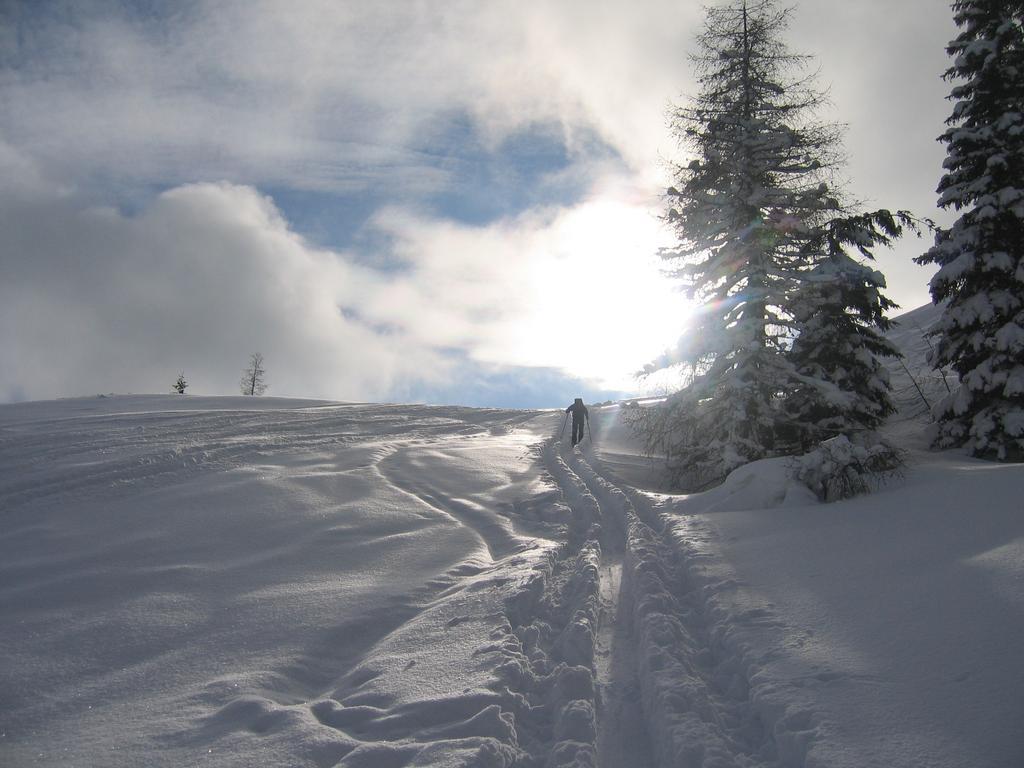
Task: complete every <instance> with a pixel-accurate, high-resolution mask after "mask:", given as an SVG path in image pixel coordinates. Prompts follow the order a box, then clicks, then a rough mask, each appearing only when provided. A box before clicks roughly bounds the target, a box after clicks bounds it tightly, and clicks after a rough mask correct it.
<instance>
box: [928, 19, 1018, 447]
mask: <svg viewBox="0 0 1024 768" xmlns="http://www.w3.org/2000/svg"><path fill="white" fill-rule="evenodd" d="M953 12H954V19H955V21H956V24H957V26H958V27H960V28H961V30H962V31H961V32H960V34H959V35H958V36H957V38H956V39H955V40H953V41H952V42H951V43H950V44H949V46H948V47H947V49H946V50H947V52H948V53H949V55H950V56H951V57H952V58H953V65H952V66H951V67H950V68H949V69H948V70H947V71H946V72H945V75H944V76H945V78H946V79H947V80H954V81H958V82H957V84H956V85H955V86H954V87H953V89H952V90H951V92H950V99H951V100H952V101H954V102H955V106H954V107H953V113H952V115H951V116H950V118H949V119H948V120H947V121H946V123H947V125H948V126H949V127H948V128H947V130H946V131H945V132H944V133H943V134H942V136H941V137H940V139H939V140H940V141H942V142H944V143H945V144H946V145H947V155H946V160H945V162H944V163H943V166H944V167H945V169H946V173H945V175H944V176H943V177H942V180H941V181H940V182H939V187H938V192H939V205H940V206H942V207H944V208H950V207H952V208H954V209H955V210H956V211H958V212H960V217H959V218H958V219H957V220H956V221H955V222H954V223H953V225H952V227H950V228H949V229H942V230H940V231H939V232H938V234H937V235H936V238H935V245H934V247H932V248H931V249H930V250H929V251H928V252H927V253H925V254H924V255H923V256H920V257H919V258H918V259H917V260H918V262H919V263H924V264H931V263H934V264H937V265H939V267H940V268H939V271H938V272H937V273H936V274H935V276H934V277H933V278H932V281H931V293H932V299H933V301H934V302H935V303H936V304H938V303H940V302H943V301H945V302H947V303H946V306H945V309H944V311H943V314H942V318H941V320H940V321H939V323H938V324H937V326H936V328H935V335H936V345H935V350H934V353H933V355H932V358H931V363H932V364H933V365H934V366H935V367H937V368H938V367H941V366H944V365H951V366H952V367H953V369H954V370H955V371H956V372H957V373H958V374H959V376H960V385H959V387H958V388H957V390H956V391H955V392H954V393H953V394H952V395H951V396H950V397H949V398H947V399H946V400H944V401H943V402H942V403H940V404H938V405H937V406H936V408H935V411H936V416H937V418H938V420H939V432H938V435H937V437H936V441H935V443H936V445H937V446H938V447H949V446H956V445H966V446H967V447H968V448H969V450H970V451H971V452H972V453H973V454H974V455H976V456H981V457H987V458H994V459H1000V460H1015V461H1021V460H1024V114H1022V112H1024V30H1022V23H1024V3H1022V2H1020V0H956V2H954V3H953Z"/></svg>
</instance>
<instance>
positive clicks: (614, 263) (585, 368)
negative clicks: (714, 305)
mask: <svg viewBox="0 0 1024 768" xmlns="http://www.w3.org/2000/svg"><path fill="white" fill-rule="evenodd" d="M667 242H669V241H668V240H667V234H666V232H665V230H664V227H663V226H662V225H661V224H660V222H659V221H658V220H657V218H656V217H655V215H654V214H653V213H652V212H651V211H650V210H649V209H648V208H646V207H641V206H639V205H633V204H629V203H625V202H621V201H616V200H594V201H590V202H587V203H585V204H583V205H582V206H580V207H578V208H576V209H574V210H572V211H571V212H569V213H567V214H565V215H564V216H563V217H562V218H561V219H559V220H558V221H557V222H556V223H555V225H554V226H553V227H552V228H551V229H550V230H548V232H547V234H546V236H545V238H544V239H543V240H542V241H541V242H539V243H537V248H538V253H537V254H535V263H536V264H537V265H538V269H537V270H536V274H535V275H534V285H533V289H534V290H533V293H534V303H533V307H532V309H533V311H532V312H531V313H530V314H531V316H530V317H529V318H524V321H525V322H524V323H523V324H522V328H523V332H524V336H523V337H522V339H520V342H521V343H523V344H526V345H528V346H529V347H530V348H531V349H532V350H533V354H534V355H535V357H536V358H537V361H538V362H537V364H540V365H556V366H558V367H559V368H562V369H564V370H566V371H567V372H568V373H571V374H572V375H575V376H579V377H581V378H584V379H588V380H592V381H594V382H595V383H596V384H597V385H599V386H602V387H605V388H609V389H622V390H627V391H632V390H637V389H638V388H639V385H638V382H637V380H636V379H635V378H634V373H635V372H636V371H638V370H639V369H640V368H642V367H643V365H644V364H645V363H647V362H649V361H650V360H652V359H653V358H654V357H656V356H657V355H658V354H660V353H661V352H662V351H664V350H665V349H666V348H667V347H669V346H672V345H673V344H674V343H675V342H676V340H677V339H678V338H679V334H680V333H681V331H682V329H683V326H684V324H685V322H686V318H687V314H688V311H689V305H688V303H687V300H686V298H685V296H684V295H683V294H682V293H681V292H680V291H679V290H678V289H677V286H676V284H675V283H674V282H673V281H671V280H670V279H669V278H668V277H666V276H665V275H664V273H663V271H662V262H661V260H660V259H659V258H658V256H657V251H658V248H659V247H662V246H664V245H666V244H667Z"/></svg>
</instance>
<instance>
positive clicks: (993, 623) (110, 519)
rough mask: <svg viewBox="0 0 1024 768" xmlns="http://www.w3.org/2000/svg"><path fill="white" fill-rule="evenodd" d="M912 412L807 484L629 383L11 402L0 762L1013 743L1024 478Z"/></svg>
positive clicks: (6, 433)
mask: <svg viewBox="0 0 1024 768" xmlns="http://www.w3.org/2000/svg"><path fill="white" fill-rule="evenodd" d="M918 314H919V315H927V314H928V312H927V311H924V310H922V311H918ZM911 315H912V316H913V315H914V313H911ZM911 319H914V318H913V317H911ZM926 324H927V318H921V317H917V318H916V322H913V323H911V322H904V323H903V324H902V325H901V326H900V329H899V330H898V331H896V333H900V334H903V336H901V337H900V341H901V344H902V346H903V347H904V349H907V350H908V351H909V352H910V353H911V354H910V355H909V356H908V369H909V370H910V371H915V369H916V368H917V367H918V363H917V362H916V361H917V360H918V358H919V357H920V355H921V354H923V349H922V348H923V346H926V345H925V343H924V342H923V340H922V339H921V338H920V333H919V331H917V330H916V329H917V328H918V326H922V327H923V326H925V325H926ZM913 355H917V356H918V357H917V358H915V357H913ZM915 377H916V376H915ZM932 384H937V385H938V386H942V384H941V381H938V382H935V381H933V382H932ZM901 408H902V410H901V413H900V414H899V415H898V417H897V418H894V419H893V420H892V423H891V424H890V426H889V430H890V434H891V435H892V436H893V437H895V438H897V439H900V440H901V441H903V442H904V444H905V445H908V446H909V447H910V448H911V450H910V451H909V452H908V467H907V470H906V473H905V476H904V477H902V478H899V479H897V480H894V481H892V482H890V483H889V484H888V485H887V486H885V487H884V488H883V489H882V490H880V491H879V492H877V493H874V494H872V495H870V496H863V497H859V498H856V499H852V500H849V501H844V502H840V503H835V504H829V505H822V504H819V503H817V502H816V501H814V500H813V498H812V497H811V496H810V494H809V492H808V491H806V489H802V488H800V487H799V486H797V485H795V484H794V483H793V481H792V480H791V479H790V477H789V472H788V465H787V462H786V461H785V460H779V459H776V460H769V461H765V462H758V463H755V464H752V465H748V466H747V467H743V468H741V469H740V470H737V471H736V472H734V473H733V474H732V475H731V476H730V477H729V479H728V480H727V482H726V483H725V484H723V485H722V486H720V487H719V488H715V489H712V490H710V491H708V492H706V493H702V494H695V495H690V496H678V495H668V494H663V493H658V492H655V491H652V490H643V489H645V488H647V489H649V488H657V487H659V483H658V476H657V472H658V466H657V464H656V463H652V462H651V461H649V460H648V459H646V458H645V457H644V456H643V454H642V452H641V451H640V450H639V449H638V448H637V446H636V443H635V441H634V440H633V439H632V438H631V436H630V435H629V434H628V431H627V430H626V429H625V427H624V426H623V425H622V423H621V422H620V421H619V419H618V414H619V409H618V407H617V406H608V407H594V408H592V409H591V414H592V422H593V423H592V425H591V426H592V431H593V435H594V438H595V439H596V444H595V445H591V444H590V441H589V440H588V441H587V442H586V443H585V445H584V450H583V451H574V450H572V449H570V448H569V447H568V446H567V445H566V444H565V438H564V436H562V435H561V434H560V429H561V425H562V420H563V416H562V414H561V413H558V412H523V411H503V410H479V409H467V408H453V407H445V408H437V407H426V406H403V405H392V406H386V405H368V404H339V403H324V402H309V401H294V400H291V401H289V400H271V399H265V398H195V397H179V396H167V397H162V396H152V397H125V396H110V397H102V398H82V399H78V400H66V401H57V402H49V403H25V404H19V405H8V406H0V517H2V521H3V525H2V527H0V765H3V766H8V765H11V766H29V765H31V766H58V765H60V766H64V765H103V766H137V765H146V766H172V765H173V766H180V765H194V764H199V763H203V764H207V765H212V766H252V765H260V766H282V767H283V766H289V767H290V766H333V765H337V766H349V767H351V766H367V767H369V766H373V767H375V768H376V767H378V766H395V767H396V768H399V767H403V766H425V765H437V766H521V767H523V768H526V767H531V768H532V767H533V766H569V765H576V766H587V765H600V766H607V767H610V766H630V767H631V768H654V767H655V766H663V767H667V766H686V767H687V768H689V767H691V766H707V767H708V768H711V767H712V766H714V767H716V768H717V767H719V766H721V767H724V766H730V767H732V766H745V767H761V766H763V767H768V766H772V767H774V766H779V767H785V768H796V767H797V766H818V767H820V766H867V765H878V766H887V767H888V766H906V767H907V768H911V767H913V768H917V766H939V767H941V768H945V767H947V766H948V767H949V768H952V767H953V766H964V765H970V766H981V767H983V768H997V767H998V768H1011V767H1014V766H1020V765H1024V738H1022V737H1021V736H1020V728H1019V723H1020V722H1024V697H1021V696H1020V695H1019V687H1020V684H1021V682H1022V681H1024V660H1022V657H1021V656H1020V654H1019V653H1018V652H1017V645H1018V644H1019V643H1018V642H1017V639H1018V638H1019V637H1021V636H1022V633H1024V566H1022V563H1024V503H1022V501H1021V493H1020V489H1022V488H1024V467H1021V466H1015V465H996V464H988V463H984V462H979V461H975V460H972V459H969V458H967V457H965V456H964V455H962V454H960V453H957V452H945V453H938V454H937V453H931V452H929V451H927V450H926V449H925V445H926V441H925V439H924V438H923V437H922V435H923V432H924V430H925V429H926V428H927V418H928V417H927V414H926V413H925V411H924V409H923V407H919V406H918V405H917V403H916V402H915V399H914V398H913V397H908V398H907V399H906V401H905V402H904V401H901Z"/></svg>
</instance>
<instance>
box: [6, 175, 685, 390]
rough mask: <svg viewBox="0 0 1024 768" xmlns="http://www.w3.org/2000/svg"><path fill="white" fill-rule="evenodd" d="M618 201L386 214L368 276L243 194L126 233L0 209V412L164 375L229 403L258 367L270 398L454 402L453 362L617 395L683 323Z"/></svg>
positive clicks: (102, 222) (647, 223)
mask: <svg viewBox="0 0 1024 768" xmlns="http://www.w3.org/2000/svg"><path fill="white" fill-rule="evenodd" d="M634 202H635V201H634ZM634 202H631V201H630V200H628V199H626V198H620V199H619V200H617V201H611V200H609V199H608V197H607V196H605V197H603V198H602V199H600V200H594V201H587V202H584V203H582V204H580V205H579V206H577V207H575V208H572V209H562V210H552V211H536V212H530V213H527V214H524V215H522V216H520V217H517V218H515V219H511V220H507V221H501V222H497V223H494V224H492V225H489V226H484V227H468V226H456V225H454V224H451V223H445V222H438V221H432V220H428V219H423V218H420V217H417V216H414V215H412V214H410V213H408V212H404V211H402V210H398V209H392V210H389V211H386V212H383V213H382V214H381V215H380V216H379V217H378V219H377V221H376V223H375V226H376V227H378V228H379V229H380V230H382V231H383V232H385V233H386V234H387V235H388V236H389V240H390V241H391V242H392V243H393V245H392V254H391V255H392V256H393V258H392V259H390V261H391V262H392V263H395V262H398V263H401V264H402V265H403V266H401V267H400V268H398V269H395V268H384V269H372V268H369V267H367V266H363V265H360V264H358V263H356V261H355V260H354V259H352V258H351V257H350V256H349V255H347V254H346V253H343V252H334V251H329V250H323V249H318V248H315V247H313V246H311V245H310V244H309V243H307V242H306V241H304V240H303V239H302V238H301V237H299V236H298V235H296V234H295V233H294V232H293V231H291V229H290V227H289V225H288V223H287V222H286V221H285V220H284V219H283V218H282V217H281V215H280V213H279V212H278V210H277V209H276V207H275V206H274V205H273V203H272V201H270V200H269V199H268V198H266V197H264V196H261V195H260V194H259V193H258V192H257V191H256V190H254V189H252V188H250V187H240V186H235V185H229V184H195V185H186V186H181V187H177V188H174V189H171V190H169V191H167V192H165V193H163V194H161V195H160V196H159V197H158V198H157V199H156V200H155V201H154V202H153V204H152V205H151V206H149V207H148V208H147V209H145V210H144V211H142V212H141V213H140V214H139V215H137V216H134V217H126V216H124V215H122V214H120V213H118V212H116V211H114V210H111V209H108V208H97V207H87V206H83V205H82V203H81V202H80V201H78V200H77V199H75V198H73V197H70V196H55V195H51V196H44V195H41V194H38V193H37V194H33V195H29V196H26V195H14V194H10V193H8V194H7V195H6V196H5V197H4V198H3V199H2V205H0V229H2V231H3V232H4V239H3V241H2V245H0V268H2V272H3V274H4V276H5V279H4V281H3V283H2V284H0V328H2V329H3V332H2V335H0V357H2V361H3V364H2V365H0V400H4V399H13V398H23V397H29V398H33V399H39V398H46V397H54V396H63V395H71V394H81V393H83V392H98V391H122V392H123V391H136V392H139V391H162V390H165V389H167V388H168V387H169V386H170V384H171V383H172V382H173V380H174V377H175V376H176V375H177V373H178V371H179V370H184V372H185V374H186V377H187V378H188V379H189V380H190V382H191V383H192V386H193V389H194V390H195V391H198V392H209V393H230V392H233V391H235V389H236V383H237V380H238V377H239V375H240V372H241V370H242V368H243V367H244V364H245V361H246V360H247V358H248V355H249V354H250V353H251V352H254V351H260V352H262V353H263V354H264V356H265V358H266V361H267V367H268V371H269V376H268V378H269V383H270V385H271V388H272V389H271V391H272V392H273V393H275V394H282V395H294V396H310V397H329V398H341V399H360V398H366V399H386V398H387V397H389V395H390V394H391V393H393V392H408V391H409V390H410V388H415V387H414V385H415V384H416V383H417V382H419V383H421V384H424V385H430V386H433V387H434V388H441V387H444V386H455V385H456V384H457V381H455V380H454V378H453V377H454V376H456V375H457V374H458V370H457V369H456V367H455V365H456V363H455V362H454V361H455V360H462V359H468V360H470V361H474V362H475V363H477V364H480V365H483V366H484V367H485V368H486V367H488V366H490V365H504V366H526V367H545V366H547V367H554V368H560V369H563V370H566V371H569V372H571V373H572V374H573V375H576V376H579V377H582V378H587V379H591V380H594V381H597V382H599V383H601V384H602V385H605V386H625V387H628V386H629V383H630V379H629V374H630V373H631V372H632V371H633V370H635V369H636V368H638V367H639V366H640V365H641V364H642V363H643V362H645V360H646V359H647V358H648V357H650V355H652V354H653V353H655V352H657V351H658V350H659V349H660V348H661V346H663V345H664V344H665V343H667V342H668V341H669V340H671V338H672V337H673V334H674V332H676V331H677V330H678V328H679V327H680V326H681V314H682V312H681V306H682V305H681V300H680V297H679V296H677V295H674V294H672V293H671V292H670V290H669V289H668V288H667V286H666V285H665V283H664V282H663V281H662V280H660V278H659V275H658V272H657V266H656V265H655V264H653V263H652V257H651V255H652V253H653V252H654V250H655V248H656V247H657V244H658V240H659V238H660V237H661V234H660V228H659V225H658V222H657V221H656V220H654V219H653V218H652V217H650V215H649V214H648V213H647V211H646V208H645V207H644V206H639V205H635V204H634ZM637 233H643V236H642V237H638V234H637ZM671 323H674V324H675V325H674V327H673V326H672V325H670V324H671ZM447 350H455V351H457V352H458V354H457V355H456V356H455V357H454V358H450V357H449V356H447V355H446V354H445V353H446V351H447ZM461 370H462V371H463V372H464V371H465V366H464V365H463V366H462V369H461Z"/></svg>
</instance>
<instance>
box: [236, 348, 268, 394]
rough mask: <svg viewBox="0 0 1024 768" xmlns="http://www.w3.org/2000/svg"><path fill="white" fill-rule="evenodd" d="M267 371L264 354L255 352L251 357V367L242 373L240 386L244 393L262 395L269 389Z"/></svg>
mask: <svg viewBox="0 0 1024 768" xmlns="http://www.w3.org/2000/svg"><path fill="white" fill-rule="evenodd" d="M266 374H267V371H266V369H265V368H264V367H263V355H261V354H260V353H259V352H253V353H252V356H251V357H250V358H249V367H248V368H246V369H245V371H244V372H243V373H242V380H241V381H240V382H239V386H240V387H241V389H242V394H243V395H262V394H263V393H264V392H266V391H267V384H266V381H265V380H264V377H265V376H266Z"/></svg>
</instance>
